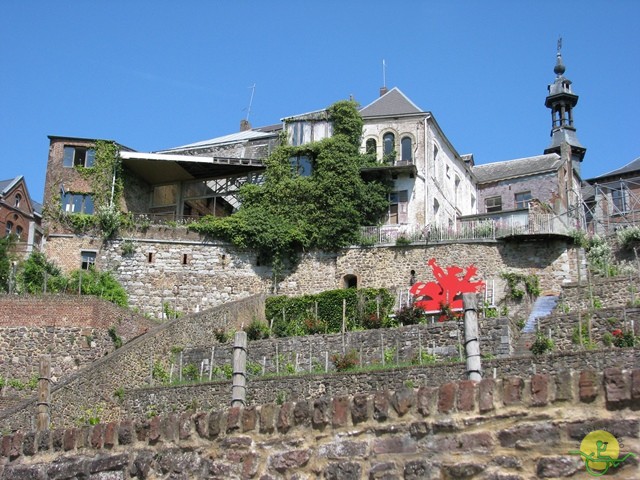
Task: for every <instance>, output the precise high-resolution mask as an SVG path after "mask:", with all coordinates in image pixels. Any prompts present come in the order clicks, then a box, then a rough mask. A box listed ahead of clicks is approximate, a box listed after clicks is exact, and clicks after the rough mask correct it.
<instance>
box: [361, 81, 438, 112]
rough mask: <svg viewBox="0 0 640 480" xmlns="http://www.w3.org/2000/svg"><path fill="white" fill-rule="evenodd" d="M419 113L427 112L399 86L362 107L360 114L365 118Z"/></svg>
mask: <svg viewBox="0 0 640 480" xmlns="http://www.w3.org/2000/svg"><path fill="white" fill-rule="evenodd" d="M417 113H425V112H423V111H422V110H421V109H420V108H419V107H418V106H417V105H416V104H415V103H413V102H412V101H411V100H409V98H408V97H407V96H406V95H405V94H404V93H402V92H401V91H400V89H399V88H398V87H393V88H392V89H391V90H389V91H388V92H387V93H385V94H384V95H382V96H381V97H378V98H377V99H375V100H374V101H373V102H371V103H370V104H369V105H367V106H366V107H363V108H361V109H360V115H362V117H363V118H367V117H386V116H394V115H415V114H417Z"/></svg>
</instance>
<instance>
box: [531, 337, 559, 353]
mask: <svg viewBox="0 0 640 480" xmlns="http://www.w3.org/2000/svg"><path fill="white" fill-rule="evenodd" d="M554 346H555V345H554V343H553V340H551V339H550V338H547V337H545V336H544V334H543V333H541V332H538V333H537V334H536V339H535V341H534V342H533V344H531V348H530V350H531V352H532V353H533V354H534V355H542V354H544V353H546V352H550V351H551V350H553V348H554Z"/></svg>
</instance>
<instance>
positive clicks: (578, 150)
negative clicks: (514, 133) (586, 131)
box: [544, 38, 587, 172]
mask: <svg viewBox="0 0 640 480" xmlns="http://www.w3.org/2000/svg"><path fill="white" fill-rule="evenodd" d="M561 49H562V38H560V39H558V53H557V54H556V66H555V67H554V69H553V71H554V73H555V74H556V79H555V81H554V82H553V83H552V84H551V85H549V87H548V89H549V95H547V98H546V100H545V102H544V104H545V106H546V107H547V108H549V109H551V144H550V145H549V146H548V147H547V148H546V149H545V151H544V153H557V154H558V155H560V150H561V146H562V144H567V145H568V146H569V147H570V148H571V160H572V163H573V166H574V168H575V169H576V170H578V172H579V171H580V163H581V162H582V160H583V159H584V155H585V153H586V151H587V149H586V148H585V147H583V146H582V144H581V143H580V141H579V140H578V136H577V135H576V127H575V123H574V120H573V107H575V106H576V104H577V103H578V95H575V94H574V93H573V92H572V91H571V80H569V79H568V78H566V77H565V76H564V72H565V66H564V63H563V62H562V54H561V52H560V50H561Z"/></svg>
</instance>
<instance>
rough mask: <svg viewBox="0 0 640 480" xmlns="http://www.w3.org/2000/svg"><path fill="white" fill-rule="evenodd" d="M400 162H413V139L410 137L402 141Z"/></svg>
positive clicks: (405, 137) (406, 136) (407, 136)
mask: <svg viewBox="0 0 640 480" xmlns="http://www.w3.org/2000/svg"><path fill="white" fill-rule="evenodd" d="M407 142H408V146H407ZM400 160H401V161H403V162H408V163H411V162H413V139H412V138H411V137H410V136H409V135H405V136H404V137H402V138H401V139H400Z"/></svg>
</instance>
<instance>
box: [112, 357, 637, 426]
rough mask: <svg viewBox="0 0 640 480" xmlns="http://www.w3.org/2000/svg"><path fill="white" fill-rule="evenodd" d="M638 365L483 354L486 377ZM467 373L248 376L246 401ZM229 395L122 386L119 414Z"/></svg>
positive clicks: (224, 384) (209, 403)
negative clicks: (499, 357) (492, 356)
mask: <svg viewBox="0 0 640 480" xmlns="http://www.w3.org/2000/svg"><path fill="white" fill-rule="evenodd" d="M637 365H640V350H638V349H631V348H625V349H614V350H611V349H606V350H598V351H588V352H572V353H555V354H553V355H542V356H537V357H530V356H527V357H512V358H501V359H492V360H484V359H483V360H482V369H483V372H484V374H483V375H484V377H485V378H491V377H494V376H495V377H504V376H514V375H515V376H531V375H534V374H537V373H545V374H550V375H554V374H557V373H559V372H562V371H563V370H574V369H581V368H587V369H595V370H603V369H605V368H609V367H618V368H635V367H636V366H637ZM464 378H466V367H465V363H464V362H454V363H451V362H445V363H437V364H435V365H426V366H419V365H415V366H404V367H392V368H387V369H386V370H384V369H383V367H381V366H380V365H378V367H377V369H374V368H373V367H370V369H369V370H364V371H357V372H347V373H335V372H332V373H331V374H329V375H326V374H324V373H315V374H308V373H307V374H298V375H281V376H273V375H272V376H268V377H264V378H262V377H260V376H253V377H250V378H249V380H248V383H247V402H248V404H250V405H259V404H263V403H271V402H278V401H282V400H283V399H287V400H295V401H299V400H303V399H305V398H312V397H317V396H320V395H329V396H336V395H348V394H355V393H368V392H371V391H374V390H379V389H385V388H389V389H398V388H402V387H403V386H404V385H406V384H412V385H415V386H433V385H439V384H442V383H446V382H448V381H453V380H460V379H464ZM230 401H231V382H230V381H215V382H205V383H195V384H191V385H183V386H173V387H153V388H137V389H132V390H126V391H125V392H123V395H122V397H121V399H120V401H119V406H120V408H121V414H122V415H125V416H128V417H131V418H141V419H142V418H147V417H148V416H149V415H150V414H156V413H157V414H167V413H170V412H176V411H183V410H185V409H189V408H194V407H198V408H205V409H211V408H223V407H225V406H226V405H229V403H230Z"/></svg>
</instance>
